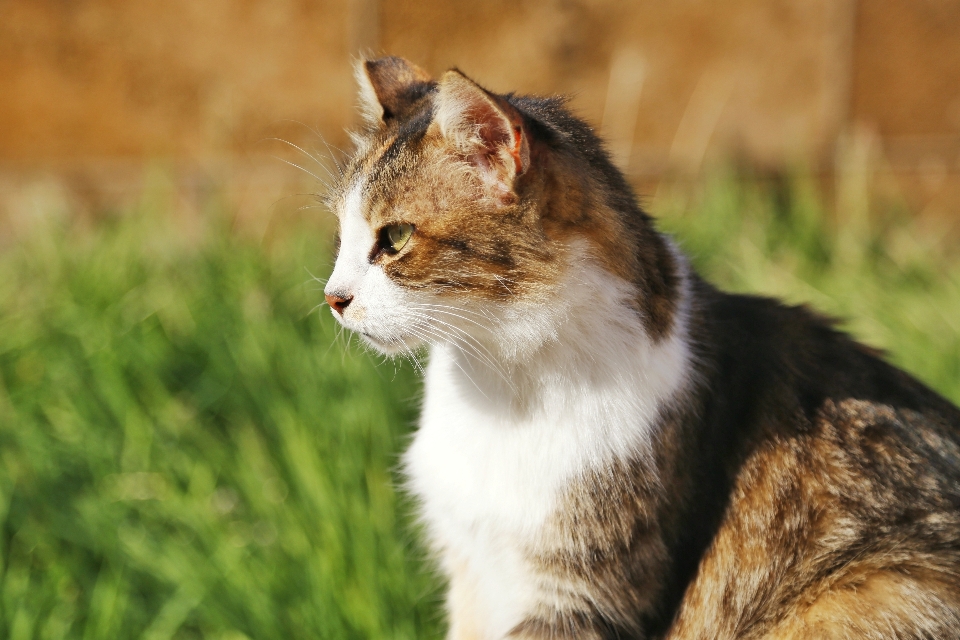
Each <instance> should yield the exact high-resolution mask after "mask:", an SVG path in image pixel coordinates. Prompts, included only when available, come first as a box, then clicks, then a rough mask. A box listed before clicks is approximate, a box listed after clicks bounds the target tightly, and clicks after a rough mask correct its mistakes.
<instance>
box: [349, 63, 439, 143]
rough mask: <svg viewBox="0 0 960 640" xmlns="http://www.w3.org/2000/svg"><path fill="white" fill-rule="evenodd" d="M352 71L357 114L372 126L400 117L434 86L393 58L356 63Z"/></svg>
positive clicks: (422, 74) (422, 73)
mask: <svg viewBox="0 0 960 640" xmlns="http://www.w3.org/2000/svg"><path fill="white" fill-rule="evenodd" d="M354 72H355V75H356V78H357V84H358V85H359V87H360V111H361V112H362V113H363V117H364V119H365V120H366V121H367V122H368V123H369V124H371V125H375V126H376V125H384V124H387V123H389V122H390V121H392V120H395V119H397V118H402V117H403V116H404V115H406V113H407V112H408V110H409V109H410V107H412V106H413V105H414V104H416V103H417V102H418V101H419V100H420V98H422V97H423V96H424V95H425V94H426V93H428V92H429V91H430V90H432V89H433V87H435V86H436V83H435V82H434V81H433V79H432V78H431V77H430V74H429V73H427V72H426V71H424V70H423V69H421V68H420V67H418V66H417V65H415V64H412V63H410V62H407V61H406V60H404V59H403V58H397V57H395V56H390V57H386V58H378V59H376V60H360V61H358V62H357V64H356V67H355V71H354Z"/></svg>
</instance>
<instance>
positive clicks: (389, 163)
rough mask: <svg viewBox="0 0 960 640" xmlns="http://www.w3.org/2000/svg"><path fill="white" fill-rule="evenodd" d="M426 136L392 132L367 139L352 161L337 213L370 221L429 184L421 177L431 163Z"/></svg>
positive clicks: (341, 215)
mask: <svg viewBox="0 0 960 640" xmlns="http://www.w3.org/2000/svg"><path fill="white" fill-rule="evenodd" d="M421 141H422V135H409V134H407V135H404V132H402V131H401V132H392V133H389V134H386V135H377V136H375V137H371V138H370V139H369V140H367V141H365V144H364V146H363V148H361V149H359V150H358V153H357V155H356V156H355V157H354V160H353V162H352V163H351V168H350V171H349V174H348V177H347V180H346V181H345V183H344V184H345V188H343V190H342V196H341V198H340V200H339V206H338V207H337V208H338V211H337V214H338V215H339V216H340V217H341V218H342V217H343V215H345V214H347V213H348V212H349V213H352V214H359V215H361V216H362V217H363V218H364V219H366V220H367V221H369V222H374V219H375V218H378V217H381V216H382V214H384V213H387V211H388V210H389V208H390V205H392V204H396V203H397V202H399V201H400V200H403V199H404V194H407V195H409V194H411V193H413V192H416V191H418V190H420V188H421V187H425V186H426V185H424V184H421V182H422V180H421V177H422V175H423V174H424V171H425V169H426V165H427V164H428V162H427V160H426V158H425V155H426V154H425V153H424V149H423V145H422V144H421Z"/></svg>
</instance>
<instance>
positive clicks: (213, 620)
mask: <svg viewBox="0 0 960 640" xmlns="http://www.w3.org/2000/svg"><path fill="white" fill-rule="evenodd" d="M361 53H366V54H368V55H379V54H381V53H383V54H392V55H401V56H404V57H407V58H409V59H410V60H412V61H414V62H415V63H417V64H419V65H420V66H422V67H424V68H425V69H427V70H429V71H431V72H433V73H435V74H439V73H442V71H444V70H445V69H447V68H449V67H452V66H457V67H459V68H460V69H462V70H463V71H464V72H466V73H467V74H468V75H471V76H472V77H474V78H475V79H476V80H478V81H479V82H481V83H482V84H484V85H485V86H487V87H489V88H490V89H492V90H495V91H500V92H506V91H518V92H522V93H540V94H554V93H562V94H566V95H569V96H570V97H571V106H572V108H573V109H574V110H575V111H576V112H577V113H579V114H580V115H582V116H583V117H584V118H586V119H587V120H588V121H590V122H591V123H592V124H593V125H595V126H596V127H597V128H598V130H599V131H600V132H601V134H602V135H603V136H604V137H605V138H606V139H607V140H608V142H609V149H610V151H611V154H612V155H613V158H614V159H615V161H616V162H617V164H618V165H619V166H620V167H621V168H622V169H623V170H624V172H625V173H626V174H627V176H628V178H629V179H630V180H631V182H632V183H633V184H634V185H635V187H636V189H637V191H638V193H639V195H640V197H641V199H642V201H643V202H644V203H645V205H646V207H647V208H648V209H649V210H650V211H651V212H652V213H654V214H655V215H656V216H657V217H658V218H659V220H660V225H661V227H662V228H663V229H665V230H667V231H670V232H672V233H674V234H675V235H676V236H677V238H678V240H679V242H680V244H681V245H682V246H683V247H684V249H685V250H686V251H687V252H688V253H689V254H690V255H691V256H692V258H693V260H694V262H695V264H696V265H697V266H698V267H699V269H700V270H701V271H702V272H703V273H704V274H705V275H706V276H707V277H708V278H709V279H711V280H713V281H714V282H716V283H718V284H720V285H722V286H724V287H726V288H728V289H734V290H738V291H748V292H754V293H765V294H770V295H776V296H779V297H782V298H785V299H787V300H788V301H790V302H792V303H798V304H799V303H807V304H812V305H813V306H815V307H817V308H818V309H820V310H822V311H824V312H827V313H830V314H833V315H836V316H838V317H840V318H842V319H843V326H844V327H845V328H846V329H847V330H849V331H851V332H853V333H854V334H855V335H856V336H857V337H858V338H860V339H862V340H864V341H866V342H868V343H870V344H872V345H874V346H876V347H880V348H883V349H885V350H887V352H888V354H889V357H890V358H891V359H892V360H893V361H894V362H896V363H897V364H898V365H900V366H903V367H905V368H907V369H908V370H909V371H911V372H912V373H914V374H915V375H917V376H919V377H920V378H921V379H923V380H924V381H925V382H927V383H928V384H930V385H931V386H933V387H934V388H936V389H937V390H939V391H940V392H941V393H943V394H945V395H947V396H948V397H950V398H952V399H953V400H954V401H958V400H960V251H958V249H960V0H871V1H870V2H867V1H864V0H729V1H727V2H722V3H717V2H708V1H706V0H669V1H665V0H661V1H659V2H651V1H646V0H644V1H638V2H632V3H626V2H613V1H612V0H543V1H540V2H533V1H522V0H513V1H511V2H506V1H500V0H491V1H489V2H465V1H461V0H455V1H447V2H437V1H434V0H422V1H419V2H400V1H398V2H388V1H387V0H322V1H321V0H269V1H267V0H205V1H204V2H189V1H186V0H168V1H167V2H162V3H161V2H146V1H141V0H133V1H131V0H125V1H120V0H0V522H2V529H0V636H2V637H9V638H15V639H21V638H22V639H27V638H51V639H52V638H84V639H93V638H110V639H112V638H151V639H160V638H216V639H223V640H228V639H229V640H242V639H243V638H250V639H253V638H265V639H266V638H270V639H272V638H423V637H438V638H439V637H442V634H443V629H444V624H445V623H444V620H443V616H442V603H441V599H440V593H441V592H442V585H441V584H439V582H438V580H437V578H436V576H435V575H434V574H433V573H432V570H431V568H430V564H429V561H428V560H427V559H426V558H425V554H424V551H423V549H422V547H421V546H420V545H419V542H418V535H417V531H416V525H415V523H414V518H413V515H412V514H413V508H412V505H411V504H410V503H409V501H408V500H407V499H406V498H405V497H404V495H403V493H402V492H401V491H398V490H397V488H396V487H397V486H399V482H400V478H399V476H398V475H397V471H396V466H397V460H398V455H399V453H400V451H402V449H403V446H404V443H405V442H406V438H407V437H408V435H409V433H410V431H411V429H412V427H413V424H414V421H415V417H416V410H417V400H416V398H417V394H418V389H419V387H418V385H419V382H418V379H417V376H416V375H415V372H414V367H413V366H411V364H410V363H408V362H403V361H396V362H395V361H386V362H384V361H382V360H381V359H380V358H374V357H372V356H370V355H369V354H367V353H366V352H364V351H363V350H362V349H360V348H358V347H357V345H356V343H355V342H353V341H351V339H350V337H349V336H346V335H342V334H340V333H338V331H337V328H336V325H335V323H334V322H333V321H332V320H331V318H330V317H329V313H328V312H327V311H326V309H325V308H323V307H321V306H320V305H321V303H322V297H323V296H322V291H321V289H322V282H323V280H324V278H325V277H326V274H327V273H329V270H330V268H331V266H332V262H331V260H332V259H331V242H330V239H329V238H330V235H331V233H332V229H333V225H334V224H335V221H334V220H333V217H332V215H331V214H330V213H329V212H327V211H325V210H324V209H323V208H322V207H321V206H320V204H319V202H318V200H317V198H316V195H317V194H318V193H319V192H321V191H322V188H323V187H322V183H323V181H325V180H326V179H327V176H328V173H329V172H335V171H336V170H337V163H338V162H341V161H342V160H343V158H344V157H345V155H347V154H348V153H349V141H348V137H347V135H346V133H345V130H346V129H348V128H349V127H351V126H354V125H355V124H357V122H358V120H357V114H356V111H355V95H354V84H353V79H352V61H353V60H355V59H356V57H357V56H358V55H360V54H361ZM318 310H319V313H318Z"/></svg>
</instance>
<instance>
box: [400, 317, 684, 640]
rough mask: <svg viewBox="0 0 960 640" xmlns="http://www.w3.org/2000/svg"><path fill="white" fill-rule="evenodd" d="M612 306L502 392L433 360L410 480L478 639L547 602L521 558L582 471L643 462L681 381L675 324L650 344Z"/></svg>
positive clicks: (457, 364)
mask: <svg viewBox="0 0 960 640" xmlns="http://www.w3.org/2000/svg"><path fill="white" fill-rule="evenodd" d="M607 302H610V301H607ZM594 308H597V307H594ZM600 308H603V307H600ZM607 308H608V309H610V311H609V312H608V313H607V314H606V315H607V316H609V317H604V318H596V317H593V318H590V319H588V320H587V321H586V322H585V323H584V324H580V323H578V322H576V321H570V322H566V323H565V324H564V329H563V330H562V331H561V332H560V333H559V334H558V335H557V336H556V339H555V341H554V343H553V344H551V345H549V346H548V347H547V348H546V349H545V351H544V353H542V354H540V355H539V356H537V357H536V358H533V359H532V360H531V361H530V362H529V363H527V364H526V365H525V366H524V371H523V372H522V376H521V377H522V378H523V380H525V382H524V383H523V384H522V385H520V386H521V387H522V388H520V389H513V390H510V391H509V392H508V390H507V387H505V386H504V385H503V384H499V385H498V384H494V383H490V384H487V383H486V382H484V378H483V376H467V375H466V373H465V372H464V370H468V371H469V370H470V369H469V363H468V362H467V361H466V360H465V356H464V354H463V353H462V352H461V351H459V350H457V349H455V348H453V347H449V346H435V347H433V349H432V351H431V356H430V364H429V366H428V369H427V375H426V389H425V391H426V395H425V399H424V406H423V414H422V418H421V422H420V429H419V431H418V432H417V434H416V436H415V438H414V441H413V444H412V446H411V447H410V449H409V451H408V452H407V455H406V472H407V476H408V480H409V486H410V489H411V490H412V491H413V492H414V494H415V495H417V496H418V497H419V498H420V500H421V502H422V505H421V506H422V514H423V518H424V520H425V522H426V524H427V527H428V529H429V531H430V534H431V536H432V538H433V539H434V540H435V541H436V542H437V544H438V545H439V546H440V547H441V549H439V551H440V553H441V557H442V560H443V562H444V564H445V567H444V568H445V570H447V571H448V572H451V573H454V574H459V575H466V576H468V580H469V582H470V583H471V585H470V595H469V597H470V598H471V599H472V600H473V602H472V603H471V605H470V606H471V607H472V608H473V609H474V613H475V615H474V617H475V619H476V621H477V622H475V624H476V626H477V627H479V628H476V629H475V632H476V633H478V634H479V637H482V638H491V639H493V638H501V637H503V636H504V634H506V633H507V632H508V631H509V630H510V629H511V628H512V627H513V626H515V625H516V624H518V623H519V622H520V621H521V620H522V619H523V617H524V615H525V614H526V613H529V612H530V611H531V609H532V608H533V607H534V606H535V605H536V604H537V603H538V602H548V600H544V599H545V598H549V594H546V593H543V592H542V591H541V589H540V587H539V584H540V583H539V582H538V577H537V575H536V574H535V571H534V569H533V568H532V567H531V566H530V565H528V564H527V563H526V562H525V560H524V557H525V556H524V551H525V550H529V549H531V548H536V547H537V546H538V543H539V542H540V538H541V534H542V532H543V531H544V526H545V524H546V522H547V520H548V518H549V517H550V516H551V515H552V514H553V513H554V512H555V511H556V509H557V508H558V507H559V499H560V498H561V497H562V495H563V491H564V489H565V488H566V487H567V486H568V485H569V483H570V482H571V481H573V480H574V479H576V477H577V476H578V475H579V474H581V473H582V472H583V471H584V470H586V469H590V468H598V467H603V466H606V465H607V464H609V463H610V462H611V461H613V460H615V459H617V458H621V459H623V458H630V457H635V456H638V455H640V456H642V455H646V454H647V453H648V451H649V447H650V444H651V435H652V431H653V429H654V428H655V425H656V420H657V416H658V412H659V410H660V407H662V404H663V402H664V401H666V400H668V399H669V398H671V397H672V396H673V395H674V394H675V393H676V392H677V390H678V389H679V388H680V387H681V386H682V385H683V384H684V381H685V379H686V376H687V371H688V362H689V351H688V347H687V344H686V340H685V335H684V333H685V332H684V331H682V323H678V325H681V326H679V327H678V328H677V330H675V331H674V332H673V335H672V336H671V337H668V338H666V339H664V340H661V341H659V342H657V343H652V342H651V341H650V340H649V339H648V338H647V336H646V334H645V333H644V332H643V330H642V328H640V323H639V321H638V320H637V319H636V318H635V316H633V314H632V312H630V311H628V310H626V309H624V308H623V307H622V306H619V305H617V306H614V307H612V308H611V307H607ZM618 309H619V310H618ZM614 314H615V315H616V316H617V317H613V315H614ZM598 324H599V325H600V326H598ZM492 380H493V379H491V380H488V381H487V382H491V381H492ZM508 394H520V395H522V396H523V397H522V398H519V399H518V398H517V397H514V398H512V399H511V398H509V397H504V396H505V395H508ZM454 588H456V585H454ZM454 622H455V623H456V621H454Z"/></svg>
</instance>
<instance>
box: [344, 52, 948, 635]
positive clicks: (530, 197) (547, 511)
mask: <svg viewBox="0 0 960 640" xmlns="http://www.w3.org/2000/svg"><path fill="white" fill-rule="evenodd" d="M358 77H359V80H360V83H361V96H362V99H363V102H364V109H365V112H366V115H367V118H368V126H367V128H366V129H365V130H364V131H363V132H362V133H361V134H359V135H358V136H357V143H358V149H357V152H356V155H355V157H354V158H353V160H352V162H351V163H350V165H349V167H348V168H347V170H346V171H345V173H344V175H343V177H342V180H341V183H340V184H339V185H338V187H337V188H336V189H335V190H334V193H333V195H332V198H331V207H332V208H333V210H335V211H336V213H337V215H338V216H339V218H340V226H341V231H340V237H341V246H340V250H339V255H338V258H337V263H336V267H335V270H334V272H333V275H332V276H331V277H330V281H329V283H328V284H327V287H326V298H327V301H328V302H329V304H330V306H331V307H332V309H333V311H334V315H335V316H336V317H337V318H338V319H339V320H340V321H341V322H342V323H343V324H344V326H346V327H348V328H350V329H352V330H354V331H356V332H358V333H360V334H361V335H362V336H363V337H364V339H365V340H366V342H368V343H369V344H370V345H371V346H373V347H374V348H375V349H377V350H379V351H381V352H383V353H386V354H398V353H399V354H402V353H406V352H410V351H411V350H414V349H417V348H418V347H420V346H421V345H424V344H426V345H428V347H429V365H428V367H427V370H426V372H425V397H424V401H423V412H422V417H421V421H420V428H419V430H418V432H417V434H416V436H415V439H414V442H413V444H412V446H411V447H410V450H409V451H408V453H407V455H406V459H405V469H406V474H407V477H408V478H409V488H410V490H411V491H412V492H413V493H414V494H415V495H416V496H417V497H418V498H419V500H420V503H421V508H422V516H423V519H424V522H425V524H426V527H427V530H428V532H429V535H430V542H431V544H432V546H433V548H434V549H435V551H436V553H437V556H438V560H439V562H440V564H441V566H442V568H443V571H444V572H445V573H446V575H447V576H448V578H449V581H450V589H449V597H448V608H449V613H450V638H452V639H455V640H467V639H488V638H489V639H494V638H530V639H533V638H542V639H547V638H553V639H560V638H586V639H600V638H611V639H612V638H670V639H673V640H680V639H693V638H698V639H703V640H716V639H721V638H770V639H773V638H777V639H781V638H784V639H785V638H918V639H919V638H928V639H932V638H937V639H940V638H960V444H958V443H960V410H958V409H957V408H956V407H954V406H952V405H951V404H950V403H949V402H948V401H946V400H945V399H943V398H942V397H940V396H939V395H937V394H936V393H934V392H933V391H931V390H930V389H928V388H927V387H925V386H924V385H922V384H921V383H920V382H918V381H916V380H915V379H914V378H912V377H910V376H909V375H908V374H906V373H904V372H902V371H900V370H898V369H896V368H894V367H892V366H890V365H889V364H887V363H885V362H884V361H883V360H882V359H880V357H879V356H878V354H877V353H876V352H874V351H872V350H871V349H869V348H867V347H864V346H863V345H860V344H858V343H856V342H854V341H853V340H851V339H850V338H849V337H847V336H846V335H844V334H843V333H840V332H839V331H836V330H835V329H834V328H833V327H832V326H831V323H830V322H829V321H828V320H825V319H824V318H822V317H820V316H818V315H817V314H815V313H814V312H812V311H809V310H808V309H805V308H802V307H788V306H784V305H783V304H781V303H779V302H776V301H774V300H770V299H766V298H758V297H752V296H743V295H731V294H727V293H722V292H720V291H718V290H716V289H715V288H713V287H712V286H711V285H709V284H708V283H706V282H704V281H703V280H702V279H701V278H700V277H698V276H697V274H696V273H694V272H693V271H692V270H691V269H690V267H689V265H688V262H687V260H686V259H685V258H684V256H683V255H682V254H681V253H680V252H679V251H678V250H677V249H676V247H675V246H674V245H673V244H672V243H671V241H670V240H669V239H668V238H667V237H665V236H663V235H661V234H660V233H658V232H657V231H656V229H655V227H654V225H653V223H652V221H651V220H650V218H649V217H648V216H647V215H646V214H645V213H644V212H643V211H642V210H641V209H640V207H639V206H638V205H637V202H636V198H635V196H634V194H633V192H632V191H631V189H630V187H629V186H628V185H627V183H626V182H625V180H624V178H623V176H622V175H621V174H620V172H619V171H617V169H616V168H614V166H613V165H612V164H611V162H610V160H609V158H608V156H607V154H606V152H605V151H604V149H603V146H602V144H601V143H600V141H599V140H598V139H597V137H596V136H595V135H594V133H593V131H592V130H591V129H590V127H589V126H587V125H586V124H585V123H584V122H582V121H581V120H578V119H577V118H575V117H574V116H572V115H571V114H570V113H569V112H568V111H566V110H565V109H564V106H563V102H562V101H561V100H559V99H556V98H546V99H544V98H533V97H521V96H515V95H513V94H508V95H498V94H494V93H491V92H489V91H487V90H485V89H483V88H481V87H480V86H479V85H477V84H476V83H474V82H473V81H472V80H470V79H468V78H467V77H465V76H464V75H463V74H462V73H460V72H459V71H456V70H452V71H448V72H447V73H445V74H444V75H443V76H442V77H441V78H440V80H439V81H435V80H433V79H431V78H430V76H429V75H428V74H427V73H425V72H424V71H422V70H421V69H419V68H417V67H415V66H414V65H412V64H410V63H408V62H406V61H404V60H401V59H399V58H383V59H380V60H371V61H366V62H364V63H362V64H361V65H359V73H358Z"/></svg>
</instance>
